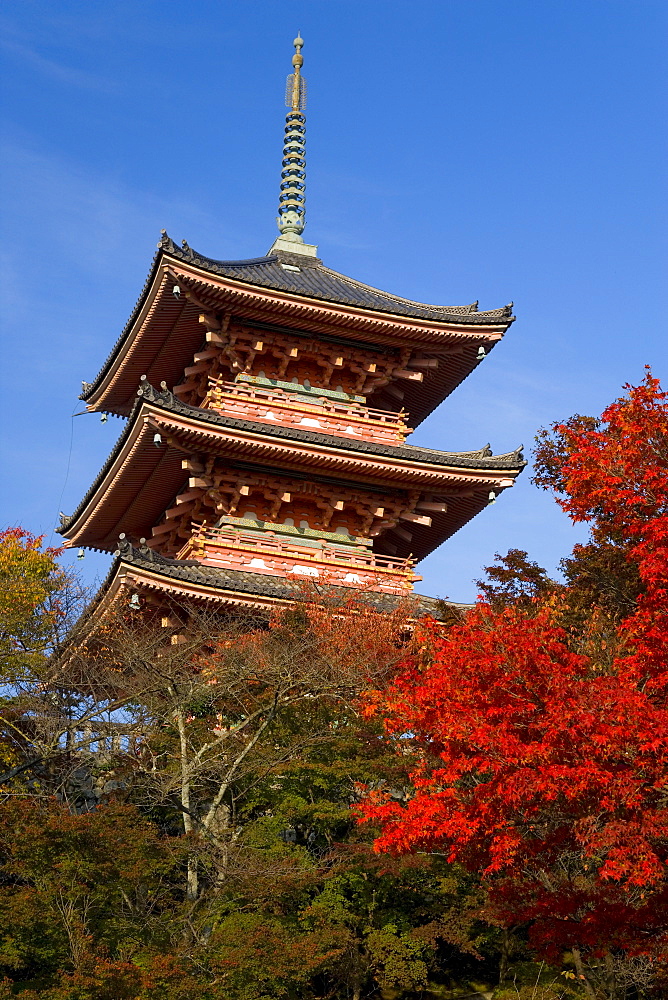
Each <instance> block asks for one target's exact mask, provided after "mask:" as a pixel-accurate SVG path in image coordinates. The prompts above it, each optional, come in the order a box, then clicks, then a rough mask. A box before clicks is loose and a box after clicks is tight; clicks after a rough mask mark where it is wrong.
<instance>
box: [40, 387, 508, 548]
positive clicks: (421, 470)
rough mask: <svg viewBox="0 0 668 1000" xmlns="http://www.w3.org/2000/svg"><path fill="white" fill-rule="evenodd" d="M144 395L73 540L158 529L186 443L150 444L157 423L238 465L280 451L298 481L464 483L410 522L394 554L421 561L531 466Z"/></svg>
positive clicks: (81, 510)
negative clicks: (427, 518)
mask: <svg viewBox="0 0 668 1000" xmlns="http://www.w3.org/2000/svg"><path fill="white" fill-rule="evenodd" d="M141 393H142V395H141V397H140V398H139V399H138V400H137V404H136V408H135V411H134V414H133V417H132V419H131V420H130V421H129V422H128V424H127V425H126V428H125V429H124V431H123V434H122V435H121V437H120V438H119V440H118V442H117V444H116V446H115V448H114V449H113V451H112V453H111V455H110V456H109V458H108V460H107V462H106V463H105V465H104V467H103V468H102V470H101V472H100V474H99V475H98V477H97V479H96V480H95V482H94V483H93V485H92V486H91V488H90V490H89V491H88V493H87V494H86V496H85V497H84V499H83V500H82V502H81V504H80V505H79V507H78V508H77V511H76V512H75V513H74V514H73V515H72V516H71V517H70V518H67V519H66V520H65V521H64V522H63V524H62V525H61V527H60V529H59V531H60V533H61V534H64V535H66V536H67V537H68V538H69V539H70V540H71V542H72V543H73V544H77V545H89V546H92V547H95V548H100V549H106V550H110V549H113V548H114V547H115V545H116V541H117V538H118V536H119V534H120V533H121V532H124V533H125V534H127V535H128V536H129V537H131V538H135V539H138V538H141V537H146V538H150V537H151V531H152V528H153V527H154V526H155V525H156V524H157V523H158V522H159V521H160V519H161V517H162V515H163V513H164V511H165V510H166V509H167V508H168V507H169V506H170V504H171V503H172V501H173V500H174V498H175V497H176V495H177V494H178V493H180V491H181V490H182V489H183V488H184V486H185V484H186V481H187V478H188V473H187V472H185V471H184V470H183V469H182V467H181V459H182V457H183V453H184V452H183V450H182V449H179V448H177V447H170V446H165V445H163V446H161V447H158V448H156V447H155V446H154V444H153V434H154V430H155V428H156V427H158V428H160V430H161V432H162V435H163V438H164V439H165V440H166V439H167V438H168V437H171V436H174V437H177V436H181V437H183V439H184V441H187V442H188V446H189V447H191V448H192V450H193V451H202V452H205V453H208V454H219V455H221V456H222V457H224V458H226V459H229V460H230V461H232V462H233V463H234V462H237V463H238V462H239V461H240V460H245V462H246V463H247V462H248V461H254V462H256V463H265V464H271V465H272V466H274V464H275V463H276V461H277V459H276V456H278V465H279V468H278V469H276V468H274V470H273V471H274V473H276V472H278V474H281V466H284V470H283V471H284V474H285V475H287V476H292V477H293V478H297V479H299V478H305V477H308V478H311V479H315V480H317V478H318V471H319V468H320V467H321V466H322V467H323V472H326V473H328V476H329V477H331V476H332V475H333V474H334V475H336V476H337V481H340V482H341V483H342V485H343V484H345V483H347V484H348V485H349V486H350V487H352V488H362V489H364V488H365V487H366V488H368V489H370V490H378V487H379V486H380V487H384V488H386V489H388V490H389V489H396V488H399V489H401V488H406V487H409V488H412V489H418V490H419V489H424V490H431V491H433V490H439V489H440V490H443V489H448V488H449V487H454V488H455V493H457V490H458V488H459V487H460V486H461V487H465V488H464V489H460V490H459V492H460V493H462V494H463V495H456V496H455V495H453V496H452V499H449V500H448V504H447V506H448V510H447V512H444V513H435V514H434V515H433V517H432V521H433V523H432V526H431V527H427V526H423V525H411V533H412V536H413V537H412V540H411V541H410V543H409V542H408V541H404V542H401V541H399V542H398V551H397V553H396V554H397V555H399V556H407V555H409V554H411V553H413V554H414V555H415V556H416V557H417V558H424V556H426V555H427V554H428V553H429V552H431V551H432V550H433V549H434V548H435V547H436V546H437V545H440V544H441V542H442V541H444V540H445V538H447V537H449V536H450V535H452V534H453V533H454V532H455V531H457V530H458V529H459V528H460V527H462V525H463V524H465V523H466V522H467V521H468V520H470V519H471V518H472V517H474V516H475V515H476V514H477V513H479V511H480V510H481V509H482V508H483V507H484V506H485V505H486V503H487V493H488V490H489V489H490V488H493V487H495V486H496V483H498V482H499V481H500V479H501V478H502V477H503V478H508V479H511V480H512V479H514V477H515V476H516V475H517V474H518V473H519V471H521V469H522V467H523V466H524V464H525V463H524V461H523V459H522V457H521V454H520V452H519V451H517V452H511V453H509V454H507V455H500V456H493V455H491V453H490V452H489V450H488V449H486V448H485V449H481V450H480V451H477V452H465V453H451V452H438V451H434V450H431V449H424V448H418V447H416V446H412V445H403V446H393V445H383V444H376V443H372V442H366V441H350V442H348V441H345V442H342V440H341V438H337V437H334V436H331V435H326V434H321V433H317V432H313V431H308V430H301V429H298V428H287V427H282V426H274V427H272V426H267V425H266V424H262V423H256V422H254V421H250V420H238V419H235V418H232V417H224V416H221V415H219V414H217V413H214V412H212V411H210V410H200V409H197V408H195V407H192V406H188V405H187V404H185V403H181V402H179V401H178V400H176V398H175V397H174V396H173V395H172V394H171V393H169V392H166V391H157V390H155V389H153V388H152V387H151V386H148V385H145V386H144V387H143V388H142V390H141ZM314 446H315V447H316V448H317V453H314V451H313V447H314ZM328 455H329V456H331V458H330V459H328V457H327V456H328ZM286 456H287V458H286ZM328 466H329V469H328ZM325 481H326V480H325V479H323V482H325ZM409 484H410V486H409ZM469 487H470V488H469ZM394 541H395V540H392V544H394ZM384 546H385V541H384V536H380V537H379V538H377V539H376V540H375V543H374V549H375V551H377V552H379V553H382V552H384V551H386V550H385V548H384Z"/></svg>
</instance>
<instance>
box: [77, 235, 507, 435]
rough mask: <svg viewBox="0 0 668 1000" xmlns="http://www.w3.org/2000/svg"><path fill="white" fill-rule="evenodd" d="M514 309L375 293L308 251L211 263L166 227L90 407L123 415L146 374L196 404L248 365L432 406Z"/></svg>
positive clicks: (285, 378) (396, 404)
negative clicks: (213, 382)
mask: <svg viewBox="0 0 668 1000" xmlns="http://www.w3.org/2000/svg"><path fill="white" fill-rule="evenodd" d="M513 319H514V317H513V316H512V307H511V306H504V307H503V308H501V309H494V310H490V311H488V312H478V311H477V303H474V304H473V305H467V306H433V305H425V304H422V303H419V302H413V301H411V300H409V299H404V298H400V297H399V296H396V295H391V294H389V293H387V292H382V291H379V290H378V289H375V288H371V287H370V286H368V285H365V284H362V283H361V282H359V281H354V280H353V279H352V278H348V277H346V276H345V275H342V274H338V273H337V272H336V271H332V270H330V268H328V267H325V266H324V264H323V263H322V262H321V261H320V260H319V259H318V258H317V257H312V256H309V255H308V254H306V253H304V252H299V253H296V252H295V253H291V252H286V251H284V250H275V251H274V252H272V253H270V254H269V255H268V256H266V257H260V258H257V259H255V260H243V261H216V260H211V259H210V258H208V257H204V256H202V255H201V254H198V253H196V252H195V251H194V250H192V249H190V248H189V247H188V246H187V245H186V244H185V243H184V246H183V247H177V246H176V245H175V244H174V242H173V241H172V240H171V239H170V238H169V237H168V236H167V235H166V234H164V235H163V238H162V239H161V241H160V243H159V244H158V252H157V254H156V257H155V260H154V262H153V267H152V269H151V272H150V274H149V276H148V279H147V282H146V285H145V287H144V290H143V292H142V294H141V296H140V298H139V301H138V303H137V306H136V308H135V310H134V312H133V314H132V316H131V317H130V320H129V321H128V324H127V326H126V327H125V329H124V331H123V333H122V334H121V337H120V338H119V340H118V342H117V344H116V345H115V347H114V349H113V351H112V352H111V354H110V356H109V358H108V359H107V361H106V363H105V365H104V367H103V368H102V371H101V372H100V373H99V375H98V376H97V378H96V379H95V381H94V382H92V383H84V391H83V393H82V397H81V398H82V399H84V400H85V401H86V403H87V404H88V407H89V409H91V410H101V411H107V412H110V413H115V414H118V415H119V416H127V415H128V414H129V413H130V410H131V409H132V405H133V402H134V399H135V392H136V389H137V384H138V383H139V380H140V377H141V376H142V375H145V376H146V377H147V378H148V380H149V382H151V383H152V384H153V385H160V384H162V383H163V382H164V383H165V384H166V385H167V386H168V387H169V388H170V389H172V390H173V391H174V393H175V394H176V395H177V396H178V397H179V399H181V400H183V401H184V402H187V403H191V404H192V405H194V406H199V405H201V403H202V400H203V399H204V397H205V395H206V393H207V392H208V389H209V380H210V379H211V378H217V379H221V380H223V381H232V380H234V379H235V378H236V377H237V376H238V375H240V374H245V375H250V376H257V377H260V378H268V379H276V380H279V381H282V382H291V381H293V380H295V379H296V380H298V381H299V382H300V383H302V384H303V383H304V380H307V381H308V382H309V383H310V384H311V385H313V386H317V387H319V388H321V389H329V390H334V391H337V390H338V391H341V392H344V393H347V394H353V395H357V396H362V397H363V399H364V401H365V402H366V404H367V405H368V406H371V407H373V408H375V409H381V410H390V411H393V412H399V411H401V410H403V411H404V412H406V413H407V414H408V415H409V417H410V423H411V426H412V427H416V426H417V425H418V424H419V423H420V421H422V420H424V418H425V417H426V416H427V415H428V414H429V413H431V411H432V410H433V409H434V408H435V407H436V406H438V404H439V403H440V402H442V400H443V399H445V397H446V396H448V395H449V393H451V392H452V391H453V389H455V388H456V387H457V386H458V385H459V384H460V382H462V380H463V379H464V378H466V376H467V375H469V374H470V373H471V371H473V369H474V368H475V367H476V365H477V364H479V363H480V361H481V360H482V359H483V358H484V357H485V356H486V355H487V354H488V353H489V351H490V350H491V349H492V348H493V347H494V345H495V344H496V343H497V342H498V341H499V340H500V339H501V337H502V336H503V334H504V332H505V331H506V330H507V329H508V327H509V326H510V324H511V323H512V322H513Z"/></svg>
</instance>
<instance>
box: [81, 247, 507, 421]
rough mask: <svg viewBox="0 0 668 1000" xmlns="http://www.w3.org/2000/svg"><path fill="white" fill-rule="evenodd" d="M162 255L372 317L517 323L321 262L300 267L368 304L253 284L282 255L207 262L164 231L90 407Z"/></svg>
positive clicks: (87, 393)
mask: <svg viewBox="0 0 668 1000" xmlns="http://www.w3.org/2000/svg"><path fill="white" fill-rule="evenodd" d="M164 256H170V257H172V258H173V259H175V260H177V261H182V262H186V263H190V264H193V265H194V266H195V267H198V268H200V269H201V270H203V271H207V272H208V273H210V274H215V275H224V276H226V277H229V278H231V279H233V280H235V281H239V282H241V283H244V284H247V285H249V286H250V287H265V288H272V289H273V290H275V291H283V292H291V293H292V294H296V295H300V294H301V295H304V296H306V297H310V298H311V297H312V298H316V299H317V298H320V299H322V300H323V301H325V302H331V303H333V304H338V305H352V306H356V307H357V308H363V309H366V310H370V311H372V312H381V313H388V314H393V315H405V316H407V317H409V318H410V317H412V318H414V319H422V320H431V321H435V322H450V323H458V324H461V325H471V324H473V325H490V324H493V325H496V326H499V325H502V326H503V327H504V329H507V328H508V327H509V326H510V324H511V323H513V322H514V319H515V317H514V316H513V315H512V303H511V304H510V305H508V306H504V307H502V308H501V309H496V310H490V311H487V312H478V311H477V303H473V304H472V305H470V306H430V305H427V304H424V303H418V302H411V301H410V300H409V299H402V298H400V297H399V296H393V295H391V294H390V293H388V292H381V291H380V290H378V289H373V288H371V287H370V286H367V285H363V284H362V283H361V282H355V281H354V280H353V279H350V278H347V277H346V276H345V275H339V274H338V273H337V272H335V271H331V270H330V269H329V268H323V267H321V262H320V261H319V260H317V259H314V260H309V259H306V261H304V260H301V263H302V264H304V263H306V264H307V267H306V270H308V269H309V268H311V269H312V270H313V265H314V264H315V265H316V268H320V271H319V273H320V274H321V275H322V276H323V281H324V282H325V284H326V283H327V281H329V282H330V284H331V283H332V282H334V283H338V284H339V285H341V284H343V285H344V286H347V287H349V288H356V289H357V290H358V293H359V295H362V296H363V297H364V298H365V299H369V301H361V300H359V295H358V300H357V301H355V300H354V298H352V297H350V296H343V297H338V298H337V297H336V295H329V296H328V295H327V294H322V293H319V292H318V290H317V288H313V287H309V288H308V289H307V290H306V289H305V290H299V289H294V288H293V289H290V288H286V287H285V283H282V284H278V283H276V282H273V283H272V282H267V281H264V282H259V281H257V280H256V281H255V282H253V281H252V280H251V278H250V276H249V274H248V273H247V272H249V271H252V270H253V268H255V269H258V268H259V267H262V266H265V265H268V264H278V263H279V256H278V255H276V254H273V255H270V256H266V257H256V258H252V259H250V260H238V261H219V260H214V259H213V258H210V257H205V256H204V255H203V254H199V253H197V252H196V251H195V250H192V249H191V248H190V247H189V246H188V245H187V244H186V243H185V241H184V246H183V248H181V247H177V246H176V244H175V243H174V241H173V240H172V239H171V238H170V237H169V236H168V235H167V233H166V232H165V231H164V230H163V234H162V237H161V240H160V242H159V243H158V249H157V252H156V254H155V256H154V258H153V262H152V264H151V269H150V271H149V274H148V277H147V279H146V281H145V283H144V287H143V288H142V291H141V294H140V296H139V298H138V300H137V303H136V305H135V307H134V309H133V310H132V313H131V315H130V318H129V319H128V321H127V323H126V324H125V326H124V327H123V330H122V332H121V334H120V336H119V337H118V339H117V341H116V343H115V344H114V346H113V348H112V350H111V351H110V353H109V355H108V356H107V358H106V360H105V362H104V364H103V365H102V368H101V369H100V371H99V373H98V375H97V376H96V377H95V379H94V380H93V381H92V382H83V383H82V392H81V395H80V396H79V398H80V399H82V400H83V401H84V402H87V401H88V400H89V399H90V398H91V396H93V394H94V393H95V392H96V390H97V389H99V387H100V385H101V383H102V382H103V381H104V379H105V377H106V376H107V374H108V373H109V370H110V369H111V367H112V365H113V362H114V360H115V358H116V356H117V354H118V352H119V350H120V348H121V347H122V346H123V344H124V343H125V341H126V339H127V337H128V336H129V334H130V332H131V330H132V328H133V326H134V324H135V322H136V320H137V317H138V316H139V314H140V312H141V310H142V308H143V306H144V303H145V301H146V297H147V295H148V294H149V291H150V289H151V286H152V284H153V281H154V279H155V276H156V274H157V272H158V269H159V267H160V263H161V261H162V258H163V257H164Z"/></svg>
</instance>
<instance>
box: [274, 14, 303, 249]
mask: <svg viewBox="0 0 668 1000" xmlns="http://www.w3.org/2000/svg"><path fill="white" fill-rule="evenodd" d="M293 44H294V47H295V49H296V52H295V55H294V56H293V57H292V65H293V67H294V70H293V72H292V73H290V75H289V76H288V78H287V81H286V87H285V104H286V107H288V108H289V109H290V110H289V111H288V113H287V115H286V116H285V141H284V145H283V169H282V171H281V194H280V198H279V201H278V216H277V218H276V224H277V226H278V229H279V232H280V234H281V238H282V239H284V240H287V241H289V242H290V243H303V242H304V240H303V238H302V235H301V234H302V233H303V232H304V226H305V224H306V194H305V192H306V149H305V144H306V115H304V114H303V112H304V110H305V108H306V80H305V79H304V77H303V76H302V75H301V68H302V66H303V65H304V57H303V56H302V52H301V50H302V46H303V44H304V41H303V39H302V37H301V35H300V34H299V33H298V34H297V37H296V38H295V40H294V43H293Z"/></svg>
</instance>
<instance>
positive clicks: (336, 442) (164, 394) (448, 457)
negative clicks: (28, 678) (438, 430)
mask: <svg viewBox="0 0 668 1000" xmlns="http://www.w3.org/2000/svg"><path fill="white" fill-rule="evenodd" d="M142 403H150V404H151V405H152V406H155V407H156V408H158V409H161V410H164V411H165V412H166V413H174V414H177V415H179V416H184V417H188V418H190V419H194V420H197V421H198V422H200V423H205V424H210V425H214V426H218V427H221V428H223V427H224V428H229V429H230V430H241V431H250V432H255V433H259V434H263V435H264V436H265V437H266V436H269V437H278V438H284V439H287V440H291V441H301V442H304V443H307V444H318V445H321V446H324V447H327V448H332V449H334V450H339V451H341V450H346V451H357V452H360V453H362V454H367V455H379V456H387V457H390V458H399V459H402V460H404V461H414V462H423V463H424V464H426V465H439V466H441V467H448V468H461V469H470V470H472V471H490V472H507V473H508V474H509V475H512V474H513V473H514V474H515V475H519V473H520V472H521V471H522V469H523V468H524V467H525V465H526V464H527V463H526V461H525V460H524V459H523V458H522V448H521V447H520V448H518V449H517V450H516V451H514V452H509V453H507V454H505V455H498V456H494V455H491V454H490V453H489V446H486V447H485V448H483V449H481V450H480V451H479V452H443V451H435V450H433V449H429V448H419V447H418V446H417V445H385V444H376V443H375V442H371V441H354V440H350V441H349V440H348V439H342V438H340V437H336V436H335V435H333V434H320V433H318V432H316V431H308V430H302V429H300V428H292V427H281V426H271V425H267V424H263V423H259V422H256V421H253V420H238V419H237V418H235V417H224V416H222V415H221V414H218V413H215V412H214V411H213V410H201V409H199V408H197V407H195V406H190V405H189V404H188V403H182V402H181V401H180V400H178V399H177V398H176V396H174V394H173V393H171V392H169V390H167V389H160V390H158V389H154V388H153V386H152V385H149V384H148V383H147V382H144V383H142V385H141V386H140V388H139V389H138V391H137V400H136V402H135V404H134V406H133V408H132V411H131V413H130V416H129V418H128V422H127V424H126V426H125V427H124V429H123V432H122V434H121V435H120V437H119V438H118V440H117V441H116V444H115V445H114V447H113V449H112V451H111V453H110V454H109V457H108V458H107V460H106V462H105V463H104V465H103V466H102V469H101V470H100V472H99V473H98V475H97V476H96V478H95V480H94V482H93V483H92V485H91V487H90V489H89V490H88V491H87V492H86V495H85V496H84V497H83V499H82V500H81V502H80V503H79V505H78V506H77V509H76V511H75V512H74V513H73V514H71V515H70V516H69V517H61V523H60V525H59V527H58V528H57V529H56V530H57V531H58V533H59V534H65V533H66V532H67V531H69V529H70V528H71V527H72V526H73V525H74V524H75V523H76V521H77V519H78V518H79V517H80V516H81V514H82V513H83V511H84V510H85V508H86V506H87V505H88V503H89V501H90V500H91V499H92V497H93V496H94V494H95V493H96V492H97V490H98V489H99V487H100V485H101V483H102V482H103V481H104V478H105V476H106V475H107V473H108V472H109V470H110V468H111V466H112V465H113V463H114V461H115V460H116V457H117V455H118V453H119V452H120V450H121V448H122V447H123V444H124V442H125V440H126V438H127V437H128V436H129V435H130V433H131V432H132V429H133V427H134V423H135V418H136V416H137V413H138V410H139V408H140V407H141V405H142Z"/></svg>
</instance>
